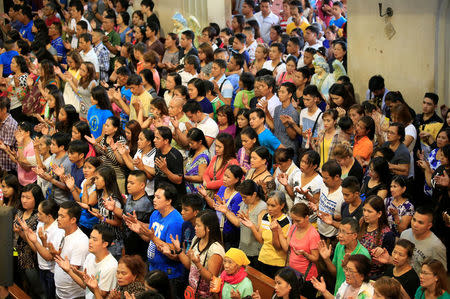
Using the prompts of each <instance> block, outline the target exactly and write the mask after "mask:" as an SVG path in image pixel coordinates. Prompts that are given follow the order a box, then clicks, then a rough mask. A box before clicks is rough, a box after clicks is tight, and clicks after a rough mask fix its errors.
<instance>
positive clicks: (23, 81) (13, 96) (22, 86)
mask: <svg viewBox="0 0 450 299" xmlns="http://www.w3.org/2000/svg"><path fill="white" fill-rule="evenodd" d="M10 78H11V81H10V84H9V86H8V88H7V92H8V98H10V100H11V110H13V109H16V108H19V107H20V106H22V100H23V98H24V97H25V96H26V94H27V91H28V88H27V79H28V74H23V75H21V76H19V85H18V86H16V82H15V81H14V77H13V76H10Z"/></svg>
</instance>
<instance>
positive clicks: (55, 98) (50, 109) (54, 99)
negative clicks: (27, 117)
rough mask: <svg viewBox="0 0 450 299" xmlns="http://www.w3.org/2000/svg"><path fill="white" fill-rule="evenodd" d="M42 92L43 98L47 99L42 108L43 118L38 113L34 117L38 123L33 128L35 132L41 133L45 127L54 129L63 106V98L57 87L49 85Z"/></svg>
mask: <svg viewBox="0 0 450 299" xmlns="http://www.w3.org/2000/svg"><path fill="white" fill-rule="evenodd" d="M44 91H45V94H44V98H46V99H47V103H46V104H45V107H44V115H43V117H42V116H41V115H40V114H39V113H36V114H35V115H34V116H35V117H36V118H37V120H38V121H39V123H40V124H39V125H37V126H35V127H34V130H35V131H36V132H39V131H40V132H42V131H43V129H44V127H46V126H47V128H48V127H50V128H53V129H54V128H55V126H56V123H57V122H58V121H59V112H60V110H61V108H62V107H63V106H64V96H63V93H62V92H61V90H59V89H58V87H56V86H55V85H51V84H49V85H47V86H46V87H45V88H44Z"/></svg>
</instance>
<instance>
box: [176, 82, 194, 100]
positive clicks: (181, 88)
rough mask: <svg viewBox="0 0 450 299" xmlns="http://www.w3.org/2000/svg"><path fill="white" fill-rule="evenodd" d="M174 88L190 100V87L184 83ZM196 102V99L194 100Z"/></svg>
mask: <svg viewBox="0 0 450 299" xmlns="http://www.w3.org/2000/svg"><path fill="white" fill-rule="evenodd" d="M173 90H174V91H175V90H177V91H178V92H179V93H180V94H181V95H182V96H184V97H185V98H186V99H187V100H188V101H189V93H188V89H187V87H186V86H184V85H181V84H180V85H176V86H175V87H174V88H173ZM194 102H196V101H194Z"/></svg>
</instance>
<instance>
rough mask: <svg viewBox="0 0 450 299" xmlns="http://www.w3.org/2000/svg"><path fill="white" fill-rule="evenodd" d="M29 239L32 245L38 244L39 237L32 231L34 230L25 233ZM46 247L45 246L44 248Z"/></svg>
mask: <svg viewBox="0 0 450 299" xmlns="http://www.w3.org/2000/svg"><path fill="white" fill-rule="evenodd" d="M25 233H26V236H27V239H28V240H29V241H30V242H31V243H36V242H37V236H36V233H35V232H34V231H33V230H32V229H27V230H26V231H25ZM44 247H45V246H44Z"/></svg>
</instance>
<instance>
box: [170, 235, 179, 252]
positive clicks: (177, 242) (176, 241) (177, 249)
mask: <svg viewBox="0 0 450 299" xmlns="http://www.w3.org/2000/svg"><path fill="white" fill-rule="evenodd" d="M170 241H171V242H172V244H173V248H174V249H175V251H180V249H181V243H180V240H178V235H175V239H174V238H173V236H172V234H170Z"/></svg>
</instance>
